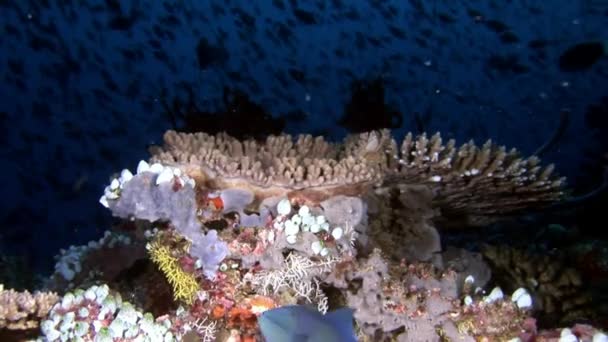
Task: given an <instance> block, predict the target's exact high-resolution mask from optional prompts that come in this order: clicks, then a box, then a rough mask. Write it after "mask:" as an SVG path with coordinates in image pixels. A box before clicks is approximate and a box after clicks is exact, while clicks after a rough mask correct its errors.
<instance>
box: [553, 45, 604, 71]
mask: <svg viewBox="0 0 608 342" xmlns="http://www.w3.org/2000/svg"><path fill="white" fill-rule="evenodd" d="M607 54H608V41H604V42H601V41H595V42H585V43H579V44H576V45H574V46H571V47H569V48H568V49H566V51H564V53H562V54H561V56H560V57H559V68H560V70H562V71H566V72H575V71H583V70H587V69H589V68H591V67H592V66H593V65H594V64H595V63H597V61H599V60H600V59H601V58H602V57H604V56H606V55H607Z"/></svg>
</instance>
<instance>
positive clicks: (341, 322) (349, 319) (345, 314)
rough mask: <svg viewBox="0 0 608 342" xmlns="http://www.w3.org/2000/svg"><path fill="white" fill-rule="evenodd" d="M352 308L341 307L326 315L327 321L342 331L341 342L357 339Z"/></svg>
mask: <svg viewBox="0 0 608 342" xmlns="http://www.w3.org/2000/svg"><path fill="white" fill-rule="evenodd" d="M354 311H355V310H353V309H351V308H341V309H338V310H335V311H332V312H330V313H328V314H326V315H325V318H326V319H327V321H328V322H329V323H330V324H331V325H332V326H333V327H334V328H335V329H336V330H337V331H338V332H339V333H340V337H341V338H342V339H341V340H340V342H347V341H348V342H350V341H353V342H354V341H356V338H355V329H354V327H353V312H354Z"/></svg>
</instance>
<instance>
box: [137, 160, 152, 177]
mask: <svg viewBox="0 0 608 342" xmlns="http://www.w3.org/2000/svg"><path fill="white" fill-rule="evenodd" d="M146 171H150V164H148V162H146V161H145V160H140V161H139V164H137V174H140V173H142V172H146Z"/></svg>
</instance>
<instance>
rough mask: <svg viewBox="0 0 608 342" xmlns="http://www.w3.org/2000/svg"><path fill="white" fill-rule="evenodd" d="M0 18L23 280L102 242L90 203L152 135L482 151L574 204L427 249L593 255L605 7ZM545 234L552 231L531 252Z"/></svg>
mask: <svg viewBox="0 0 608 342" xmlns="http://www.w3.org/2000/svg"><path fill="white" fill-rule="evenodd" d="M0 12H1V15H0V30H1V32H2V34H1V36H0V51H1V53H0V76H1V82H0V130H1V132H2V134H0V165H1V170H2V177H0V189H2V190H1V193H2V200H1V201H0V202H1V203H2V204H1V206H0V254H2V255H3V258H4V260H14V259H18V260H19V261H18V263H19V265H21V267H22V268H21V269H22V270H24V271H25V272H28V273H32V274H34V273H38V274H48V273H51V272H52V271H53V265H54V264H55V259H54V256H55V255H56V254H58V251H59V250H60V249H61V248H64V249H65V248H67V247H68V246H70V245H82V244H86V243H87V242H88V241H90V240H97V239H99V238H100V237H102V236H103V232H104V231H105V230H106V229H108V228H109V227H110V226H111V225H112V224H113V223H115V222H116V219H115V218H113V217H112V213H111V212H110V211H108V210H107V209H106V208H104V207H103V206H102V205H100V204H99V198H100V196H101V195H102V194H103V193H104V187H105V186H106V185H108V184H109V183H110V180H111V176H112V175H113V174H116V172H119V171H120V170H121V169H123V168H125V167H126V168H129V169H132V170H134V169H135V167H136V166H137V161H139V160H140V159H146V158H148V155H149V153H148V149H149V148H152V149H154V148H155V147H156V146H159V145H161V144H162V143H163V141H162V138H163V134H164V132H165V131H167V130H169V129H176V130H178V131H185V132H208V133H210V134H214V133H218V132H222V131H226V132H228V134H230V135H232V136H234V137H237V138H239V139H244V138H256V139H262V138H264V137H266V136H267V135H270V134H279V133H281V132H285V133H289V134H299V133H309V134H312V135H321V136H324V137H325V138H326V139H328V140H331V141H340V140H341V139H343V138H344V137H345V136H346V135H347V134H350V133H361V132H367V131H371V130H376V129H381V128H390V129H391V132H392V134H393V136H395V137H396V138H397V139H398V140H399V139H402V138H403V137H404V136H405V134H406V133H407V132H413V133H414V134H420V133H423V132H427V133H428V134H433V133H435V132H440V133H441V135H442V137H443V138H444V140H446V141H447V140H448V139H452V138H453V139H455V140H456V141H457V143H458V144H461V143H465V142H467V141H469V140H470V139H474V141H475V142H476V143H478V144H483V143H484V142H485V141H486V140H488V139H491V140H492V141H493V142H494V143H497V144H500V145H505V146H507V148H516V149H517V150H519V151H520V152H521V153H522V154H523V155H526V156H527V155H533V154H538V155H539V156H540V157H541V159H542V161H543V164H549V163H553V164H555V169H556V172H558V173H559V175H561V176H565V177H567V186H566V188H567V189H568V194H569V195H570V196H571V198H572V200H571V202H569V203H567V204H565V205H564V207H563V208H561V207H560V208H558V209H553V210H547V211H545V212H540V213H536V214H534V215H527V216H522V217H520V218H518V221H517V222H516V223H513V224H514V225H516V226H518V227H522V226H523V227H525V228H521V229H519V230H518V229H513V230H511V232H513V233H508V234H506V235H502V233H501V234H498V233H496V231H500V230H501V229H503V228H504V226H500V227H498V228H497V227H491V228H488V229H489V230H486V231H488V232H489V231H492V232H493V233H492V234H498V236H499V238H497V237H494V235H492V234H489V233H487V234H486V233H483V232H484V230H483V229H481V230H480V229H475V230H470V231H462V232H459V233H451V235H446V236H445V237H444V236H443V235H442V239H443V240H442V242H444V243H446V241H450V242H452V243H453V244H455V245H459V246H469V247H470V246H471V245H474V246H473V247H471V248H473V249H475V248H477V247H475V246H477V242H479V241H478V240H476V239H479V240H484V239H486V238H487V239H492V238H495V239H497V240H498V239H499V240H500V242H501V243H505V244H509V243H510V242H513V244H517V243H519V244H525V243H528V242H523V241H528V240H527V239H528V238H530V239H532V238H531V237H530V236H532V235H534V236H535V237H534V239H536V240H534V243H538V244H539V245H542V246H543V247H544V248H546V249H547V250H550V249H554V248H561V247H562V246H563V245H564V243H566V242H565V241H564V239H566V240H568V242H570V243H573V239H574V240H576V239H578V240H579V241H583V240H585V241H591V242H589V243H590V244H594V245H595V244H599V245H601V246H603V247H602V248H603V249H602V251H604V252H605V250H606V246H605V244H604V241H605V239H606V237H607V236H608V234H607V233H606V229H605V228H606V227H605V226H606V223H605V222H606V221H605V215H604V213H603V212H602V209H605V208H606V204H605V203H606V202H605V201H606V194H605V191H603V189H604V188H605V179H604V174H605V172H606V171H605V168H606V167H607V159H606V158H607V157H606V154H607V153H608V82H607V81H608V57H606V51H605V49H606V48H607V47H606V42H605V41H606V40H608V31H607V30H606V26H607V23H608V1H602V0H580V1H527V0H511V1H506V0H504V1H497V0H488V1H474V0H470V1H465V0H454V1H440V0H432V1H424V0H409V1H388V0H386V1H382V0H367V1H363V0H361V1H359V0H350V1H345V0H317V1H304V0H299V1H298V0H262V1H236V0H225V1H187V0H183V1H160V0H159V1H137V0H133V1H118V0H105V1H92V0H91V1H68V0H66V1H50V0H36V1H25V0H23V1H16V0H15V1H11V0H0ZM581 44H582V45H581ZM585 44H587V45H585ZM598 47H599V51H600V52H597V48H598ZM602 49H603V50H602ZM567 53H569V55H567V56H566V54H567ZM568 58H569V59H568ZM566 59H567V60H566ZM589 194H591V195H589ZM587 195H589V196H587ZM522 221H523V223H522ZM550 224H554V225H559V226H560V228H559V229H564V231H563V232H562V231H558V232H557V233H556V232H555V231H552V232H551V233H550V234H549V235H550V237H551V238H552V239H554V240H547V241H543V239H544V238H545V235H543V234H545V232H546V230H547V228H546V227H547V226H548V225H550ZM531 226H534V227H537V229H536V228H534V229H530V227H531ZM551 227H553V228H555V227H557V226H551ZM521 234H529V235H530V236H528V237H522V236H521ZM560 234H563V235H560ZM481 235H483V236H481ZM490 235H492V236H490ZM555 235H558V237H557V238H556V237H555ZM538 236H540V238H539V237H538ZM564 236H566V238H564ZM472 241H475V243H472ZM555 241H558V242H555ZM479 243H481V242H479ZM597 253H599V254H601V253H600V252H597ZM606 255H608V253H606ZM5 263H9V262H8V261H5ZM6 269H9V267H8V266H5V271H6ZM607 269H608V268H607ZM26 270H27V271H26ZM6 272H7V271H6ZM607 274H608V273H607ZM0 276H3V277H6V278H5V279H8V278H9V276H7V275H0ZM0 280H2V279H1V278H0Z"/></svg>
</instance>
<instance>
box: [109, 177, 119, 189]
mask: <svg viewBox="0 0 608 342" xmlns="http://www.w3.org/2000/svg"><path fill="white" fill-rule="evenodd" d="M119 187H120V182H119V181H118V179H116V178H114V179H112V182H111V183H110V190H112V191H114V190H117V189H118V188H119Z"/></svg>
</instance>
